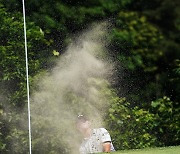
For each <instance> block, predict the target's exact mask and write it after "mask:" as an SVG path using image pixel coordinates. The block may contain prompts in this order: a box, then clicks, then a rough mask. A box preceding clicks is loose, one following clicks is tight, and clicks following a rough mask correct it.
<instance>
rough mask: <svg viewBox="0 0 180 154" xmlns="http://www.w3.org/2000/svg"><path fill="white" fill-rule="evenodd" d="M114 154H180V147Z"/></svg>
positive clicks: (123, 151)
mask: <svg viewBox="0 0 180 154" xmlns="http://www.w3.org/2000/svg"><path fill="white" fill-rule="evenodd" d="M113 154H180V146H174V147H162V148H148V149H139V150H122V151H117V152H113Z"/></svg>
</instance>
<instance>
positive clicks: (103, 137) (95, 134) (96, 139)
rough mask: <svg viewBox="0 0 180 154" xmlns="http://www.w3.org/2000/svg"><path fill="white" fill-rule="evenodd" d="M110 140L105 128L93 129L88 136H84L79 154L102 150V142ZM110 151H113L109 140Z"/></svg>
mask: <svg viewBox="0 0 180 154" xmlns="http://www.w3.org/2000/svg"><path fill="white" fill-rule="evenodd" d="M104 142H111V137H110V135H109V133H108V131H107V130H106V129H105V128H98V129H93V130H92V134H91V136H90V137H89V138H85V139H84V140H83V142H82V144H81V146H80V153H81V154H88V153H97V152H103V146H102V144H103V143H104ZM111 151H115V150H114V147H113V145H112V142H111Z"/></svg>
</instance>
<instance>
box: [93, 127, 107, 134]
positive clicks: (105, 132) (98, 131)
mask: <svg viewBox="0 0 180 154" xmlns="http://www.w3.org/2000/svg"><path fill="white" fill-rule="evenodd" d="M95 131H96V132H97V133H98V134H107V133H108V131H107V130H106V129H105V128H97V129H95Z"/></svg>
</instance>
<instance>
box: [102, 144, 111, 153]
mask: <svg viewBox="0 0 180 154" xmlns="http://www.w3.org/2000/svg"><path fill="white" fill-rule="evenodd" d="M103 152H111V142H105V143H103Z"/></svg>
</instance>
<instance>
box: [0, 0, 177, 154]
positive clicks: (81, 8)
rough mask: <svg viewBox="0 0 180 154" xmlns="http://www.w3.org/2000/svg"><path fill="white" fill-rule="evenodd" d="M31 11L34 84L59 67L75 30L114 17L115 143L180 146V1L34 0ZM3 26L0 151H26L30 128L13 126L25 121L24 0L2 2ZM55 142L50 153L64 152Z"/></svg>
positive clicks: (109, 119) (110, 118) (111, 113)
mask: <svg viewBox="0 0 180 154" xmlns="http://www.w3.org/2000/svg"><path fill="white" fill-rule="evenodd" d="M26 11H27V13H26V19H27V39H28V52H29V55H28V58H29V75H30V76H29V77H30V83H33V81H34V80H35V78H36V77H37V76H38V74H40V73H41V72H43V71H47V70H48V69H50V68H52V67H53V66H54V61H55V60H56V59H57V57H58V56H60V55H61V54H63V52H64V49H65V48H66V47H67V45H68V43H69V42H71V39H70V38H71V37H72V36H73V35H74V34H77V33H78V32H80V31H82V30H83V29H86V28H87V27H88V25H89V24H91V23H93V22H95V21H104V20H109V21H110V22H111V23H112V30H111V32H110V33H109V35H108V39H109V40H110V42H111V44H110V46H108V47H107V48H108V56H109V57H110V58H111V59H112V60H113V61H114V62H115V64H116V71H115V72H116V73H115V78H114V80H116V82H112V83H111V84H112V87H111V88H112V94H111V96H110V98H111V102H110V108H109V110H108V112H107V115H106V120H105V122H106V125H107V129H108V130H109V131H110V133H111V136H112V138H113V143H114V145H115V148H116V149H118V150H119V149H135V148H144V147H155V146H174V145H179V143H180V120H179V117H180V116H179V114H180V106H179V100H180V2H179V1H178V0H173V1H171V0H151V1H150V0H139V1H136V0H72V1H70V0H69V1H68V0H52V1H49V0H38V1H37V0H30V1H26ZM0 25H1V26H0V86H1V88H0V152H1V153H12V151H13V153H18V154H20V153H27V151H28V139H27V138H28V132H27V129H28V128H27V126H24V127H19V128H17V127H16V126H17V124H18V123H19V121H20V119H21V118H22V117H23V118H25V119H26V118H27V112H24V111H23V109H24V107H25V106H26V104H27V101H26V77H25V58H24V57H25V56H24V54H22V53H24V34H23V19H22V4H21V2H20V1H18V0H11V1H4V0H0ZM30 85H32V84H30ZM30 88H31V90H33V88H35V87H30ZM121 89H123V91H122V90H121ZM21 111H23V112H21ZM20 112H21V115H19V113H20ZM12 143H13V144H12ZM33 144H34V145H35V146H34V147H38V143H33ZM51 144H52V145H47V151H45V153H59V149H58V148H57V149H56V148H54V149H52V148H51V147H58V146H57V145H55V146H54V145H53V144H56V143H55V142H54V143H51ZM60 149H61V148H60ZM33 150H34V149H33ZM61 150H62V149H61ZM62 151H63V150H62ZM41 152H42V151H41V149H39V151H38V150H37V149H36V150H34V153H41ZM43 152H44V151H43ZM63 153H66V150H64V152H63Z"/></svg>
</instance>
